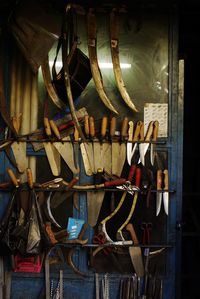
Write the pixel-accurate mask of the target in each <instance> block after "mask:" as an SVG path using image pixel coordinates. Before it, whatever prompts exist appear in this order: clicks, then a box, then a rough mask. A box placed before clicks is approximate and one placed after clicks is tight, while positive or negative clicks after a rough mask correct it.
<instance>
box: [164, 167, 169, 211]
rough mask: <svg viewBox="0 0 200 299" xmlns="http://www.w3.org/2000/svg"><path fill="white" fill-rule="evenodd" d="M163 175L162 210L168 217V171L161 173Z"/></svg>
mask: <svg viewBox="0 0 200 299" xmlns="http://www.w3.org/2000/svg"><path fill="white" fill-rule="evenodd" d="M163 173H164V192H163V204H164V210H165V213H166V215H168V212H169V176H168V170H167V169H165V170H164V171H163Z"/></svg>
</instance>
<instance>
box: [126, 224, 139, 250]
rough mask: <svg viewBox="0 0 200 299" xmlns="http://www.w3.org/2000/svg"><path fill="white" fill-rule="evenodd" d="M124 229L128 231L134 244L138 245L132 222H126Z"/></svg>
mask: <svg viewBox="0 0 200 299" xmlns="http://www.w3.org/2000/svg"><path fill="white" fill-rule="evenodd" d="M126 229H127V231H129V233H130V235H131V239H132V240H133V243H134V245H138V244H139V241H138V238H137V236H136V233H135V229H134V227H133V224H132V223H128V224H127V226H126Z"/></svg>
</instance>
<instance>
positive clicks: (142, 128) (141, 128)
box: [139, 121, 144, 141]
mask: <svg viewBox="0 0 200 299" xmlns="http://www.w3.org/2000/svg"><path fill="white" fill-rule="evenodd" d="M139 135H140V138H139V140H140V141H144V122H143V121H142V122H141V126H140V134H139Z"/></svg>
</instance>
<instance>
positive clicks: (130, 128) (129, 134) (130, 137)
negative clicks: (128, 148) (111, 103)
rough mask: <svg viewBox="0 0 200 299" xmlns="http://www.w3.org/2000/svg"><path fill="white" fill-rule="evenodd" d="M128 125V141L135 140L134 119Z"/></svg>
mask: <svg viewBox="0 0 200 299" xmlns="http://www.w3.org/2000/svg"><path fill="white" fill-rule="evenodd" d="M128 125H129V129H128V141H132V140H133V127H134V124H133V121H129V123H128Z"/></svg>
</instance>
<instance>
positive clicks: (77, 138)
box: [74, 126, 79, 142]
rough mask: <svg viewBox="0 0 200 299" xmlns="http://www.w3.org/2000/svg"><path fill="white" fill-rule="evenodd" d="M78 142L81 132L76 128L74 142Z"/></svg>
mask: <svg viewBox="0 0 200 299" xmlns="http://www.w3.org/2000/svg"><path fill="white" fill-rule="evenodd" d="M78 140H79V132H78V130H77V127H76V126H74V141H75V142H78Z"/></svg>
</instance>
